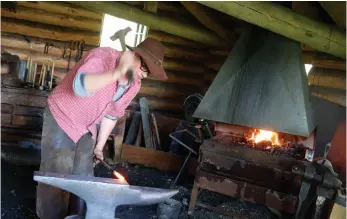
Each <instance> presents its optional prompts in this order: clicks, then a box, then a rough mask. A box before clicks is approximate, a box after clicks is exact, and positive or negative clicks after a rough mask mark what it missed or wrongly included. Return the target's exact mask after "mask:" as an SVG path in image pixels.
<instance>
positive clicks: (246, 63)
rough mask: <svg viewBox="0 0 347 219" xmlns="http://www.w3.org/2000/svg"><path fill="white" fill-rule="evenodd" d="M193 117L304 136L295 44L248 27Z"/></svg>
mask: <svg viewBox="0 0 347 219" xmlns="http://www.w3.org/2000/svg"><path fill="white" fill-rule="evenodd" d="M193 116H194V117H197V118H203V119H207V120H213V121H217V122H223V123H229V124H235V125H241V126H248V127H253V128H259V129H265V130H271V131H276V132H282V133H288V134H292V135H300V136H306V137H307V136H309V135H310V134H311V132H312V130H313V128H314V125H313V118H312V117H313V115H312V109H311V102H310V95H309V87H308V79H307V75H306V72H305V68H304V64H303V61H302V51H301V47H300V44H299V43H297V42H295V41H292V40H290V39H288V38H285V37H282V36H280V35H277V34H275V33H272V32H269V31H267V30H264V29H261V28H258V27H252V28H251V29H249V30H248V31H247V32H246V33H244V34H243V35H242V36H241V37H240V39H239V40H238V42H237V43H236V45H235V47H234V49H233V50H232V51H231V53H230V54H229V56H228V58H227V60H226V61H225V63H224V64H223V66H222V67H221V69H220V71H219V73H218V74H217V76H216V78H215V79H214V81H213V82H212V85H211V86H210V87H209V89H208V91H207V93H206V95H205V96H204V98H203V100H202V101H201V103H200V104H199V106H198V108H197V109H196V111H195V113H194V115H193Z"/></svg>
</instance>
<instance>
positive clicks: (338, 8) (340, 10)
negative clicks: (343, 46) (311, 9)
mask: <svg viewBox="0 0 347 219" xmlns="http://www.w3.org/2000/svg"><path fill="white" fill-rule="evenodd" d="M319 3H320V4H321V6H322V7H323V8H324V10H325V11H326V12H328V14H329V16H330V17H331V18H332V19H333V20H334V21H335V23H336V24H337V25H338V26H339V27H341V28H342V29H345V28H346V1H319Z"/></svg>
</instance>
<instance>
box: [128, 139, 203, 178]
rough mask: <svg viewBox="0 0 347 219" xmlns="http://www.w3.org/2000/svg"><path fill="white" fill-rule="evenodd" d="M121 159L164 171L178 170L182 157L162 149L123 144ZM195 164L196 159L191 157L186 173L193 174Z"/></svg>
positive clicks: (196, 163)
mask: <svg viewBox="0 0 347 219" xmlns="http://www.w3.org/2000/svg"><path fill="white" fill-rule="evenodd" d="M121 160H122V161H127V162H129V163H132V164H142V165H146V166H150V167H153V168H157V169H159V170H164V171H179V170H180V168H181V166H182V164H183V161H184V158H183V157H181V156H178V155H174V154H170V153H167V152H163V151H158V150H151V149H147V148H143V147H136V146H132V145H127V144H123V149H122V155H121ZM197 166H198V162H197V159H196V158H191V159H190V160H189V162H188V165H187V167H188V173H189V174H190V175H192V176H194V175H195V171H196V168H197Z"/></svg>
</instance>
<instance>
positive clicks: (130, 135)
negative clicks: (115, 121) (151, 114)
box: [125, 111, 141, 145]
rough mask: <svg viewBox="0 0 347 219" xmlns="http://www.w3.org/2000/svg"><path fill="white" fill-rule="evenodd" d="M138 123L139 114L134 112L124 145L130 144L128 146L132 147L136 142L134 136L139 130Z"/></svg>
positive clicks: (139, 120)
mask: <svg viewBox="0 0 347 219" xmlns="http://www.w3.org/2000/svg"><path fill="white" fill-rule="evenodd" d="M140 122H141V113H140V112H137V111H135V112H134V115H133V118H132V120H131V123H130V127H129V130H128V135H127V137H126V138H125V143H126V144H130V145H134V144H135V141H136V136H137V133H138V130H139V126H140Z"/></svg>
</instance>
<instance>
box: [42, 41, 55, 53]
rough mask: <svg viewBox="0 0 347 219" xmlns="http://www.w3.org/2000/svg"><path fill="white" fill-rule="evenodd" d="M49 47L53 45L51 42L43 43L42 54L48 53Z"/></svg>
mask: <svg viewBox="0 0 347 219" xmlns="http://www.w3.org/2000/svg"><path fill="white" fill-rule="evenodd" d="M49 47H54V44H53V43H48V42H47V43H46V44H45V48H44V49H43V54H48V51H49V50H50V48H49Z"/></svg>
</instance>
